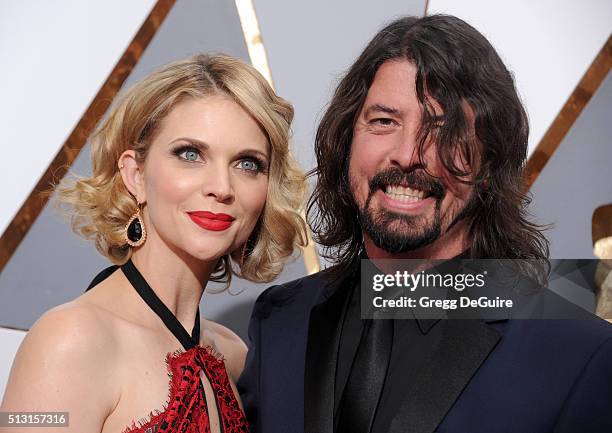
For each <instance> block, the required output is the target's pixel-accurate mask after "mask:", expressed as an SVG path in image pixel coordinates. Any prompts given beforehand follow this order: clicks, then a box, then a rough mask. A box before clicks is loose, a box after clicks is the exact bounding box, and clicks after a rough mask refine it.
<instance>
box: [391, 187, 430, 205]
mask: <svg viewBox="0 0 612 433" xmlns="http://www.w3.org/2000/svg"><path fill="white" fill-rule="evenodd" d="M385 194H386V195H387V196H389V197H391V198H392V199H393V200H398V201H405V202H414V201H418V200H422V199H423V197H425V192H424V191H421V190H418V189H412V188H408V187H404V186H400V185H387V186H386V187H385Z"/></svg>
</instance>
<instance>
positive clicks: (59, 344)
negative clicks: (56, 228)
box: [2, 299, 117, 431]
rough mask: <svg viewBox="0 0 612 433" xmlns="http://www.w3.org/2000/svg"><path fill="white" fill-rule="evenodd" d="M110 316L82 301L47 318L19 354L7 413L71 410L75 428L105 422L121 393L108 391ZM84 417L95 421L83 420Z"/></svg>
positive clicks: (38, 323)
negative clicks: (9, 411) (14, 411)
mask: <svg viewBox="0 0 612 433" xmlns="http://www.w3.org/2000/svg"><path fill="white" fill-rule="evenodd" d="M106 316H107V314H105V313H104V311H103V310H102V309H99V308H97V307H96V306H95V305H93V304H90V303H87V302H82V301H80V300H78V299H77V300H75V301H72V302H68V303H66V304H63V305H60V306H57V307H55V308H53V309H51V310H49V311H48V312H46V313H45V314H43V315H42V316H41V317H40V318H39V319H38V320H37V321H36V323H35V324H34V325H33V326H32V328H31V329H30V331H29V332H28V333H27V335H26V337H25V338H24V340H23V342H22V343H21V345H20V347H19V350H18V351H17V354H16V356H15V359H14V362H13V366H12V369H11V373H10V376H9V380H8V383H7V387H6V391H5V396H4V400H3V404H2V406H3V409H5V410H20V411H24V410H27V411H52V410H59V409H61V408H71V409H73V411H71V414H70V424H71V425H73V421H74V425H80V426H82V427H85V426H87V425H89V424H91V423H96V425H98V423H100V422H103V421H104V419H105V418H106V415H107V414H108V412H110V411H111V410H112V407H113V405H114V404H115V400H116V398H117V395H115V391H116V388H114V387H109V386H106V384H107V381H108V380H109V378H111V377H112V362H111V361H112V359H113V357H114V350H115V345H114V344H113V338H114V335H113V331H112V326H110V325H109V323H108V322H105V319H107V317H106ZM92 390H95V392H92ZM62 410H65V409H62ZM85 413H90V414H91V419H89V420H87V419H86V418H84V417H81V415H79V414H85ZM71 431H72V430H71Z"/></svg>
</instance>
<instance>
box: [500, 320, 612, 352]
mask: <svg viewBox="0 0 612 433" xmlns="http://www.w3.org/2000/svg"><path fill="white" fill-rule="evenodd" d="M509 327H510V328H514V331H515V332H510V333H505V334H506V336H509V335H514V336H517V337H519V338H520V339H524V341H530V342H531V343H532V344H533V345H534V346H536V347H537V349H536V351H539V350H545V349H546V348H547V347H551V346H553V347H556V348H559V349H560V350H566V349H569V348H571V350H572V351H573V353H575V354H577V355H578V354H579V353H582V354H583V355H587V356H588V355H589V354H591V353H592V352H593V351H595V350H597V349H598V348H599V347H600V346H601V345H602V344H604V343H609V342H610V341H612V324H610V323H609V322H607V321H605V320H603V319H601V318H599V317H597V316H595V315H590V318H585V319H533V320H525V319H515V320H510V321H509ZM516 331H518V332H516Z"/></svg>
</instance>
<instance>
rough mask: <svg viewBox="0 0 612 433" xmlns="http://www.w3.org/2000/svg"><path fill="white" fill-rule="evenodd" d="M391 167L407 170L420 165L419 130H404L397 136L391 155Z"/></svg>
mask: <svg viewBox="0 0 612 433" xmlns="http://www.w3.org/2000/svg"><path fill="white" fill-rule="evenodd" d="M389 160H390V163H391V165H393V166H396V167H398V168H401V169H407V168H409V167H412V166H414V165H416V164H419V163H420V161H419V146H418V129H417V128H416V127H415V128H408V129H404V130H403V131H402V132H401V133H400V134H398V135H397V137H396V141H395V143H394V146H393V147H392V149H391V152H390V154H389Z"/></svg>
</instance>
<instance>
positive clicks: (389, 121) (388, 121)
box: [370, 117, 395, 126]
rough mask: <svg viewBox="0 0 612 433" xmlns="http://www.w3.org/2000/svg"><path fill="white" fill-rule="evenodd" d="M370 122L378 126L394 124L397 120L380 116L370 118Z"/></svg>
mask: <svg viewBox="0 0 612 433" xmlns="http://www.w3.org/2000/svg"><path fill="white" fill-rule="evenodd" d="M370 123H371V124H373V125H377V126H393V125H394V124H395V120H393V119H390V118H388V117H379V118H376V119H372V120H370Z"/></svg>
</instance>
